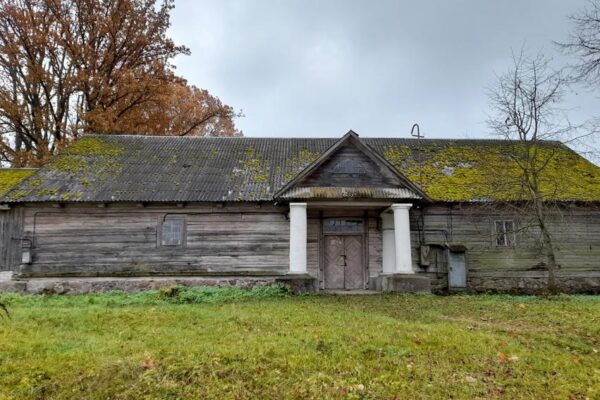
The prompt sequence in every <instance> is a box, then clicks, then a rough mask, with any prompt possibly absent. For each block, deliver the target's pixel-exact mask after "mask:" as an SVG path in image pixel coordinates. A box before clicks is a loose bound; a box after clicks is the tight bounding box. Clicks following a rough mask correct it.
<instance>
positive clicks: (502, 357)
mask: <svg viewBox="0 0 600 400" xmlns="http://www.w3.org/2000/svg"><path fill="white" fill-rule="evenodd" d="M498 359H499V360H500V361H502V362H506V361H508V356H507V355H506V354H505V353H503V352H501V351H500V352H498Z"/></svg>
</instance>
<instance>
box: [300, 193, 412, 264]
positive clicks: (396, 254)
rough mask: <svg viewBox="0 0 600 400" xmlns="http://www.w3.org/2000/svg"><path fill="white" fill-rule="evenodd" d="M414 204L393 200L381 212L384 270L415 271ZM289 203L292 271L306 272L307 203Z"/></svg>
mask: <svg viewBox="0 0 600 400" xmlns="http://www.w3.org/2000/svg"><path fill="white" fill-rule="evenodd" d="M411 206H412V204H410V203H394V204H392V205H391V206H389V207H388V208H386V209H385V211H384V212H382V213H381V214H380V219H381V222H380V226H381V261H382V265H381V270H382V273H383V274H412V273H414V272H413V266H412V254H411V241H410V216H409V210H410V208H411ZM289 207H290V213H289V218H290V259H289V266H290V273H292V274H306V273H308V269H307V265H308V263H307V245H308V243H307V238H308V222H307V221H308V212H307V208H308V203H290V204H289ZM340 233H352V232H340ZM321 251H324V249H321ZM344 257H345V256H344Z"/></svg>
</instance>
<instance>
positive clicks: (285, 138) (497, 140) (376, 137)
mask: <svg viewBox="0 0 600 400" xmlns="http://www.w3.org/2000/svg"><path fill="white" fill-rule="evenodd" d="M80 137H81V138H83V137H102V138H104V137H110V138H139V139H142V140H146V139H156V140H169V139H170V140H174V139H187V140H333V141H338V140H339V139H340V138H339V137H336V136H164V135H141V134H140V135H136V134H117V133H85V134H83V135H81V136H80ZM360 139H361V140H364V141H372V140H403V141H407V142H425V143H427V142H480V143H481V142H494V143H510V142H511V141H509V140H507V139H499V138H412V137H393V136H361V137H360ZM539 142H541V143H556V144H564V143H563V142H561V141H560V140H540V141H539Z"/></svg>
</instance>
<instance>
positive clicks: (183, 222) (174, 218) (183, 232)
mask: <svg viewBox="0 0 600 400" xmlns="http://www.w3.org/2000/svg"><path fill="white" fill-rule="evenodd" d="M170 221H180V222H181V243H180V244H163V235H164V224H165V222H170ZM158 228H159V234H158V247H160V248H167V249H182V248H185V247H186V244H187V222H186V219H185V217H184V216H168V217H167V216H165V217H163V218H161V219H160V222H159V224H158Z"/></svg>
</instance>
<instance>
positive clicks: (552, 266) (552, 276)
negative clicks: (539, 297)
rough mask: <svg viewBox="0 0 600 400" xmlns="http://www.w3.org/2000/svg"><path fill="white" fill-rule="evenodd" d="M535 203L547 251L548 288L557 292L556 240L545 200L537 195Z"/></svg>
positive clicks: (550, 291)
mask: <svg viewBox="0 0 600 400" xmlns="http://www.w3.org/2000/svg"><path fill="white" fill-rule="evenodd" d="M534 205H535V213H536V218H537V222H538V226H539V228H540V231H541V234H542V247H543V249H544V252H545V253H546V270H547V271H548V284H547V286H546V288H547V290H548V292H549V293H551V294H555V293H557V292H558V287H557V286H556V270H557V269H558V265H557V263H556V254H555V252H554V242H553V240H552V235H551V234H550V230H549V229H548V225H547V223H546V213H545V212H544V211H545V210H544V202H543V201H542V199H541V198H540V197H539V196H536V199H535V201H534Z"/></svg>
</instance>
